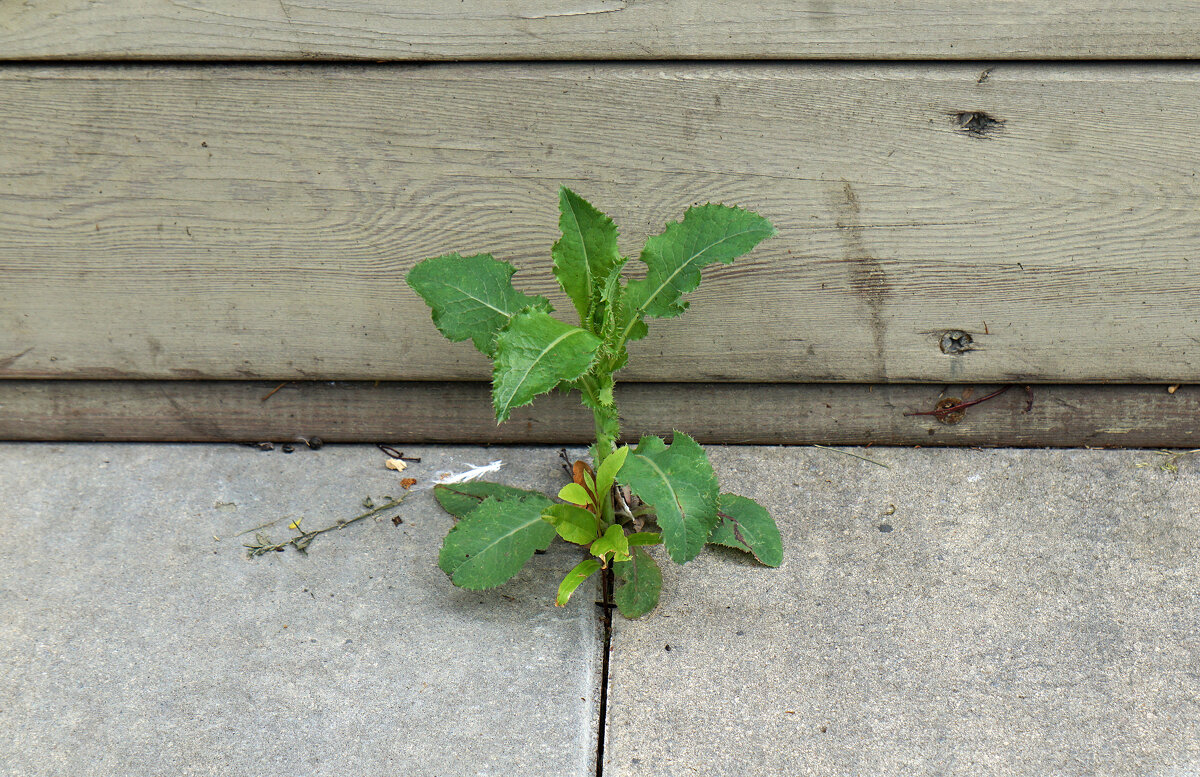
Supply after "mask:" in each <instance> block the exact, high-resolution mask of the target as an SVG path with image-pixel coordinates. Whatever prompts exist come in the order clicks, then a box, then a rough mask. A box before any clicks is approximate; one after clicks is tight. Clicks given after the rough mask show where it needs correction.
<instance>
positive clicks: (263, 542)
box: [243, 494, 408, 558]
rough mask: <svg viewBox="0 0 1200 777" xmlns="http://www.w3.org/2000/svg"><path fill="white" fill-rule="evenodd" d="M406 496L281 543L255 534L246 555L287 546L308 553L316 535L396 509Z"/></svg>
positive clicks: (260, 554)
mask: <svg viewBox="0 0 1200 777" xmlns="http://www.w3.org/2000/svg"><path fill="white" fill-rule="evenodd" d="M407 496H408V494H405V495H404V496H401V497H400V498H399V499H394V498H391V497H388V501H387V504H384V505H381V506H379V507H376V508H375V509H374V510H368V511H367V512H365V513H363V514H362V515H359V516H356V517H354V518H350V519H349V520H339V521H338V522H337V523H335V524H333V525H332V526H326V527H325V528H324V529H314V530H312V531H306V532H301V533H300V534H298V535H296V536H295V537H292V538H291V539H290V540H285V541H283V542H271V540H270V538H268V537H265V536H263V535H262V534H255V535H254V542H255V544H253V545H246V546H245V547H246V549H247V555H248V556H250V558H254V557H255V556H262V555H265V554H267V553H271V552H272V551H274V552H280V551H282V550H283V549H284V548H286V547H287V546H288V545H291V546H292V547H293V548H295V549H296V550H298V551H300V552H301V553H306V552H307V551H308V546H309V544H310V543H312V541H313V540H314V539H316V537H317V536H318V535H320V534H324V533H325V532H327V531H333V530H334V529H344V528H346V527H347V526H349V525H350V524H352V523H356V522H357V521H361V520H362V519H363V518H370V517H371V516H372V515H376V514H377V513H382V512H384V511H385V510H391V509H392V508H393V507H398V506H399V505H401V504H403V502H404V500H405V498H407ZM271 523H274V521H272V522H271ZM299 523H300V522H299V521H298V520H297V521H296V522H295V523H294V524H293V526H295V525H298V524H299ZM270 525H271V524H270V523H264V524H263V525H262V526H260V527H258V528H260V529H261V528H263V527H266V526H270ZM250 531H254V530H253V529H251V530H250ZM243 533H244V532H243Z"/></svg>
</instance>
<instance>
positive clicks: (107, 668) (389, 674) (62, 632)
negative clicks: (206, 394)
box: [0, 444, 602, 777]
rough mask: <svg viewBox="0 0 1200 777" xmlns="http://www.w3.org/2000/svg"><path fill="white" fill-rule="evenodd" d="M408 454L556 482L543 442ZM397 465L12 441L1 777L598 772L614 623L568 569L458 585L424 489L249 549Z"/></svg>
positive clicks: (381, 491) (2, 517) (425, 467)
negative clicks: (333, 526)
mask: <svg viewBox="0 0 1200 777" xmlns="http://www.w3.org/2000/svg"><path fill="white" fill-rule="evenodd" d="M405 452H406V453H408V454H410V455H414V456H421V457H423V461H422V463H421V464H419V465H416V464H415V465H413V466H412V468H411V470H410V472H409V473H405V474H411V475H413V476H414V477H417V478H420V479H426V478H429V477H431V475H432V474H433V473H434V471H435V470H438V469H441V468H443V467H444V468H447V469H456V468H459V467H462V466H464V463H466V462H470V463H472V464H482V463H486V462H487V461H488V460H491V459H502V460H504V461H505V467H504V469H503V470H502V472H501V474H500V478H501V479H503V481H504V482H507V483H510V484H512V485H519V486H524V487H530V488H532V487H541V488H547V489H548V488H550V487H553V488H555V489H557V488H558V487H559V486H560V485H561V471H560V470H558V468H557V464H556V461H555V453H554V451H553V450H552V449H548V448H537V449H533V448H523V449H509V448H492V449H483V448H462V447H458V448H437V449H434V448H411V449H406V450H405ZM383 458H384V457H383V455H382V454H381V453H380V452H379V451H378V450H376V449H375V448H374V447H371V446H326V447H324V448H323V449H321V450H319V451H309V450H307V449H304V448H303V447H301V448H300V450H297V451H296V452H295V453H294V454H292V455H285V454H282V453H281V452H280V451H278V450H276V451H274V452H261V451H257V450H252V449H249V448H245V447H240V446H236V445H214V446H199V445H169V446H168V445H62V444H52V445H51V444H43V445H37V444H0V494H3V495H4V498H3V499H2V500H0V732H2V733H0V774H4V775H14V776H15V775H20V776H21V777H44V776H48V775H64V776H65V775H70V776H71V777H83V776H85V775H105V776H106V777H110V776H111V775H122V777H136V776H139V775H168V774H169V775H239V774H244V775H287V776H288V777H295V776H296V775H338V776H339V777H343V776H344V775H406V776H410V775H468V774H471V775H474V774H481V775H483V774H486V775H505V776H507V775H520V774H531V775H538V777H542V776H543V775H546V774H554V775H559V774H561V775H584V774H594V773H595V765H594V761H595V753H596V739H597V728H598V727H597V716H598V711H597V706H598V704H597V698H598V694H597V689H598V677H599V670H600V666H601V658H602V656H601V651H602V640H601V636H600V634H599V633H598V619H597V617H596V610H597V609H598V608H596V607H595V605H594V604H593V601H594V599H593V598H591V597H590V596H589V595H588V592H586V591H581V592H580V593H579V594H577V595H576V597H575V598H574V599H573V600H572V602H571V606H570V607H568V608H566V609H557V608H555V607H554V606H553V598H554V593H555V590H556V586H557V582H558V579H559V577H561V575H562V574H563V573H565V572H566V570H568V569H570V567H571V566H572V565H573V564H574V563H575V560H576V559H575V557H574V556H573V555H571V554H568V553H565V552H555V551H553V550H552V551H551V552H550V553H549V554H547V555H545V556H542V557H538V558H535V559H534V561H533V562H532V563H531V565H530V566H528V567H526V570H525V571H524V572H523V573H522V574H521V575H520V577H519V578H518V579H517V580H516V581H515V582H513V583H511V584H509V585H508V586H506V587H504V588H501V589H498V590H497V591H494V592H488V593H470V592H465V591H461V590H458V589H455V588H454V587H453V586H451V585H450V584H449V582H448V581H447V579H446V577H445V575H443V574H442V572H441V571H439V570H438V569H437V567H436V561H437V551H438V548H439V546H440V543H441V540H442V536H443V535H444V534H445V533H446V531H447V529H448V528H449V526H450V519H449V517H448V516H446V515H445V514H444V513H442V512H441V511H440V509H439V508H437V506H436V505H435V503H434V502H433V499H432V497H431V495H430V493H429V492H428V491H426V492H423V493H416V494H414V495H413V496H412V497H411V498H410V499H409V501H408V502H407V503H406V504H405V505H403V506H402V507H401V508H399V509H397V510H395V511H394V513H388V514H385V515H381V516H379V517H378V520H377V519H367V520H364V521H361V522H359V523H357V524H355V525H353V526H351V527H348V528H346V529H345V530H343V531H340V532H331V533H329V534H326V535H323V536H321V537H319V538H317V539H316V540H315V541H314V542H313V544H312V546H311V548H310V550H309V554H308V555H307V556H303V555H300V554H298V553H296V552H294V551H291V550H289V551H287V552H285V553H271V554H269V555H267V556H264V557H262V558H259V559H255V560H248V559H247V558H246V555H245V553H244V551H243V549H242V544H243V542H245V541H247V540H249V539H250V538H251V537H253V534H252V533H251V534H248V535H245V536H242V537H237V536H235V535H236V533H237V532H240V531H243V530H245V529H249V528H252V527H255V526H258V525H260V524H263V523H266V522H267V521H271V520H275V519H281V520H280V521H279V522H278V523H277V524H276V525H275V526H273V527H271V528H269V529H267V530H264V532H265V533H266V534H269V535H271V536H272V537H274V538H276V539H277V540H282V539H285V538H286V537H287V536H288V535H289V534H290V532H288V531H287V529H286V526H287V524H288V522H290V521H292V520H295V519H296V518H300V517H303V518H304V522H303V523H302V526H304V527H305V528H316V527H318V526H320V525H326V524H327V523H328V522H331V521H333V520H336V519H338V518H347V517H352V516H354V515H357V514H359V513H361V512H362V511H363V510H362V508H361V506H360V504H361V502H362V500H363V498H364V497H368V496H370V497H373V498H374V499H375V500H376V501H379V500H380V499H381V497H382V496H383V495H385V494H399V493H401V491H402V489H401V486H400V484H399V481H400V478H401V477H403V475H400V474H398V473H396V472H392V471H389V470H386V469H384V468H383ZM393 514H395V515H399V516H401V517H402V518H403V520H404V523H403V524H402V525H400V526H394V525H393V523H392V521H391V520H390V519H391V518H392V516H393Z"/></svg>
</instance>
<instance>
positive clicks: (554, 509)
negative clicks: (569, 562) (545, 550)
mask: <svg viewBox="0 0 1200 777" xmlns="http://www.w3.org/2000/svg"><path fill="white" fill-rule="evenodd" d="M571 485H575V484H574V483H572V484H571ZM542 520H544V521H547V522H549V523H550V525H551V526H553V527H554V530H555V531H557V532H558V536H559V537H562V538H563V539H564V540H566V541H567V542H573V543H575V544H576V545H589V544H591V543H593V542H595V541H596V538H597V537H598V536H599V535H598V534H597V533H596V516H595V515H593V514H592V513H591V512H589V511H587V510H584V509H583V508H582V507H576V506H575V505H550V506H549V507H547V508H546V509H545V510H543V511H542Z"/></svg>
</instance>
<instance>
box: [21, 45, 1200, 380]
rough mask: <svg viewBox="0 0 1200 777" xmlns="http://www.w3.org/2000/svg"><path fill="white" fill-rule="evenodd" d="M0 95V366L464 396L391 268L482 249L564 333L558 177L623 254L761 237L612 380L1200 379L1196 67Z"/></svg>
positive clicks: (203, 76) (33, 84) (268, 83)
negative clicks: (734, 233) (613, 235)
mask: <svg viewBox="0 0 1200 777" xmlns="http://www.w3.org/2000/svg"><path fill="white" fill-rule="evenodd" d="M0 105H2V106H3V107H2V109H0V136H3V137H4V138H5V142H4V144H3V146H2V147H0V284H2V285H0V376H3V377H8V378H59V377H72V378H175V379H180V378H261V379H289V378H310V379H385V380H401V379H402V380H414V379H416V380H445V379H479V378H486V377H487V365H486V362H485V361H484V360H483V359H482V357H480V356H479V355H478V354H476V353H475V352H474V351H473V349H472V348H471V347H470V345H469V344H459V345H456V346H449V345H447V344H444V342H443V341H442V340H441V338H440V336H439V335H438V334H437V332H436V331H435V330H434V328H433V326H432V325H431V323H430V320H429V317H428V314H427V311H426V309H425V308H424V305H423V304H422V303H421V301H420V300H419V298H417V297H416V296H415V295H414V294H413V293H412V292H411V291H410V290H409V289H408V288H407V287H406V286H405V284H404V282H403V276H404V274H405V272H407V270H408V269H409V268H410V267H411V266H412V265H413V263H414V262H415V261H417V260H419V259H420V258H422V257H425V256H430V255H433V254H437V253H442V252H446V251H450V250H459V251H462V252H464V253H465V252H476V251H486V250H492V251H494V252H495V253H496V254H497V256H499V257H501V258H504V259H509V260H512V261H513V262H514V263H515V264H516V265H517V266H518V267H519V268H521V269H522V272H520V273H519V274H518V277H517V283H518V285H519V286H523V288H525V289H527V290H530V291H533V292H538V293H545V294H550V295H551V296H552V298H553V299H555V300H556V301H557V302H558V303H559V305H558V307H559V309H560V310H565V311H569V310H570V306H569V304H566V303H565V301H564V298H563V297H562V296H561V295H560V294H558V293H557V291H556V289H554V288H553V280H552V279H551V277H550V275H549V273H548V272H546V270H547V268H548V266H549V261H548V256H549V247H550V245H551V243H552V242H553V241H554V239H555V238H556V222H557V214H556V212H555V210H554V208H555V203H556V189H557V187H558V185H559V184H560V183H565V184H567V185H570V186H571V187H573V188H575V189H576V190H578V191H579V192H580V193H581V194H583V195H584V196H586V197H588V198H589V199H591V200H593V201H594V202H595V203H597V204H598V205H599V206H600V207H602V208H603V209H606V210H608V211H609V212H611V213H612V214H613V215H614V217H615V218H616V219H617V222H618V223H619V224H621V225H623V227H624V232H623V241H624V247H625V249H626V250H627V251H628V252H631V253H636V251H637V248H638V246H640V244H641V241H642V239H643V238H644V237H645V236H646V235H647V234H650V233H652V232H654V231H657V230H658V229H660V228H661V226H662V224H663V222H664V221H666V220H667V219H672V218H677V217H678V216H679V214H680V213H681V212H682V210H683V208H684V207H686V206H687V205H688V204H690V203H692V202H695V201H705V200H710V199H711V200H714V201H717V200H720V201H725V202H735V203H740V204H742V205H745V206H747V207H750V208H753V209H755V210H757V211H759V212H761V213H763V214H764V215H766V216H767V217H769V218H770V219H771V220H772V221H774V222H775V223H776V224H777V225H778V227H779V228H780V236H779V237H778V238H776V239H774V240H772V241H769V242H768V243H766V244H764V245H763V246H762V247H760V248H759V249H758V250H757V251H756V252H755V253H754V254H753V255H752V256H751V257H750V258H749V259H748V260H747V261H740V262H738V263H737V264H735V265H733V266H730V267H720V268H718V269H715V270H713V271H712V272H711V273H709V277H708V280H707V281H706V283H705V284H704V285H703V286H702V287H701V291H700V292H698V293H697V294H696V295H694V300H693V309H692V310H691V311H689V312H688V313H687V314H686V315H685V316H684V317H682V318H679V319H672V320H669V321H655V322H652V327H651V336H650V337H649V338H648V339H647V340H645V341H642V342H640V343H637V344H635V346H634V348H633V349H632V350H633V360H632V363H631V366H630V368H629V369H628V371H627V373H626V374H624V375H623V377H624V378H625V379H629V380H640V381H713V380H716V381H783V382H821V381H846V382H886V381H898V382H903V381H914V382H921V381H947V382H964V381H975V382H984V381H998V382H1008V381H1020V382H1029V381H1041V382H1095V381H1116V382H1134V383H1136V382H1177V381H1185V382H1186V381H1200V294H1198V291H1200V261H1198V260H1197V256H1200V208H1198V207H1197V202H1198V195H1200V184H1198V183H1197V178H1196V171H1197V170H1198V169H1200V144H1197V143H1196V142H1195V139H1194V135H1195V133H1194V131H1193V127H1194V126H1196V124H1197V122H1198V121H1200V66H1196V65H1183V64H1169V65H1159V66H1149V65H1136V66H1135V65H1129V66H1094V65H1089V66H1082V65H1080V66H1076V65H1063V66H1046V65H1028V64H1023V65H1000V66H997V67H995V68H991V69H988V70H982V69H981V68H979V67H974V66H965V65H914V64H906V65H895V66H883V65H845V64H843V65H830V66H818V65H812V64H805V65H801V64H793V65H787V64H769V65H746V64H738V65H730V66H719V65H713V64H711V63H710V64H703V65H690V66H685V65H670V66H657V65H646V64H638V65H629V64H610V65H594V64H546V65H525V66H517V65H490V66H481V65H462V64H450V65H424V66H389V67H370V66H323V67H276V66H269V67H268V66H259V67H245V66H232V67H219V68H209V67H194V68H164V67H156V66H150V67H140V66H136V67H131V66H114V67H95V66H89V67H77V68H73V67H66V68H47V69H40V68H34V67H10V68H7V69H4V70H0ZM635 264H636V262H635ZM948 330H961V331H963V332H966V333H968V334H969V335H970V336H971V337H972V338H973V342H972V344H971V346H970V350H967V351H966V352H964V353H957V354H947V353H944V352H943V350H942V348H941V347H940V343H941V342H942V339H943V333H944V332H946V331H948ZM947 342H949V341H947Z"/></svg>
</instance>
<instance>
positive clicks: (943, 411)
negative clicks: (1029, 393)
mask: <svg viewBox="0 0 1200 777" xmlns="http://www.w3.org/2000/svg"><path fill="white" fill-rule="evenodd" d="M1010 388H1012V386H1005V387H1004V388H1002V389H997V390H996V391H993V392H992V393H991V394H988V395H986V396H982V397H980V398H979V399H972V400H971V401H970V402H959V403H958V404H957V405H950V406H949V407H939V408H938V409H937V410H920V411H918V412H915V413H905V414H904V415H906V416H907V415H932V416H937V417H938V418H942V417H943V416H947V415H950V414H951V413H958V412H961V411H963V410H966V409H967V408H968V407H971V406H972V405H978V404H979V403H980V402H987V401H988V400H989V399H991V398H992V397H998V396H1000V395H1001V394H1003V393H1004V392H1005V391H1008V390H1009V389H1010Z"/></svg>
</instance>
